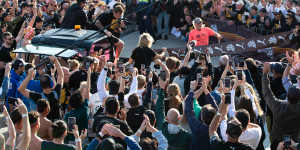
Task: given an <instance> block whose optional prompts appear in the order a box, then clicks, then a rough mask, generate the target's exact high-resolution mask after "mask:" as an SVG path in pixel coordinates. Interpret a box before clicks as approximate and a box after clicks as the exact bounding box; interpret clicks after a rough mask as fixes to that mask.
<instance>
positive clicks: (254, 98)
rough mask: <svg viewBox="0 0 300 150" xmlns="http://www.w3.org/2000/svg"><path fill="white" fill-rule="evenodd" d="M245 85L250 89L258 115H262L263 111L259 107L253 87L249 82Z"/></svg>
mask: <svg viewBox="0 0 300 150" xmlns="http://www.w3.org/2000/svg"><path fill="white" fill-rule="evenodd" d="M246 86H247V88H248V89H249V90H250V92H251V94H252V96H253V100H254V103H255V105H256V108H257V112H258V115H259V116H262V115H263V114H264V112H263V110H262V108H261V107H260V104H259V99H258V95H257V92H255V90H254V88H253V87H252V86H251V85H250V84H249V83H246Z"/></svg>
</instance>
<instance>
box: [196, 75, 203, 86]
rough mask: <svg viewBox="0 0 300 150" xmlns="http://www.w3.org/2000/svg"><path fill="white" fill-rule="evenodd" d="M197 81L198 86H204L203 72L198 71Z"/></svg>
mask: <svg viewBox="0 0 300 150" xmlns="http://www.w3.org/2000/svg"><path fill="white" fill-rule="evenodd" d="M197 81H198V86H202V74H201V73H197Z"/></svg>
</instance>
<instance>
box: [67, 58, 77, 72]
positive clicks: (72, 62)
mask: <svg viewBox="0 0 300 150" xmlns="http://www.w3.org/2000/svg"><path fill="white" fill-rule="evenodd" d="M68 63H69V68H70V71H73V70H76V69H79V65H80V63H79V61H78V60H76V59H71V60H68Z"/></svg>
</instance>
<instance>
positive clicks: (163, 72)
mask: <svg viewBox="0 0 300 150" xmlns="http://www.w3.org/2000/svg"><path fill="white" fill-rule="evenodd" d="M159 77H160V78H161V79H162V80H163V81H166V78H167V74H166V71H163V70H162V71H160V74H159Z"/></svg>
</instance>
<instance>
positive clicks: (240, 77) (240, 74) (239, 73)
mask: <svg viewBox="0 0 300 150" xmlns="http://www.w3.org/2000/svg"><path fill="white" fill-rule="evenodd" d="M236 75H237V78H238V80H240V81H242V80H243V70H237V71H236Z"/></svg>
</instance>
